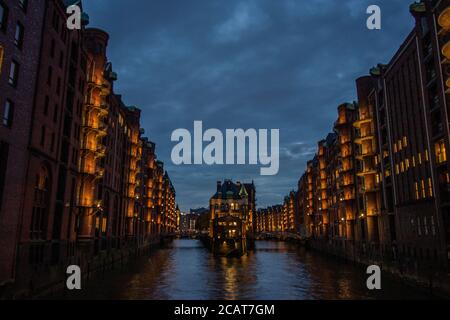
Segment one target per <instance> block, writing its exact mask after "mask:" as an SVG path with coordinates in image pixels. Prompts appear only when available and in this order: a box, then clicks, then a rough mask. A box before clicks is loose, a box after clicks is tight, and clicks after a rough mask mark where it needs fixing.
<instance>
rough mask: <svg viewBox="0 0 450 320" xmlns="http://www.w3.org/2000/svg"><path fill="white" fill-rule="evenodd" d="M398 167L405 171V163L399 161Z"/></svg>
mask: <svg viewBox="0 0 450 320" xmlns="http://www.w3.org/2000/svg"><path fill="white" fill-rule="evenodd" d="M400 167H401V171H402V172H405V165H404V163H403V161H402V162H400Z"/></svg>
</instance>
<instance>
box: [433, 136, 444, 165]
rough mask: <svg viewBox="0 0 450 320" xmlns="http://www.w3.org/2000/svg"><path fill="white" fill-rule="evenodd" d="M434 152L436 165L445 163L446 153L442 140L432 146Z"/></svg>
mask: <svg viewBox="0 0 450 320" xmlns="http://www.w3.org/2000/svg"><path fill="white" fill-rule="evenodd" d="M434 150H435V154H436V161H437V163H443V162H446V161H447V152H446V149H445V142H444V140H439V141H438V142H436V143H435V144H434Z"/></svg>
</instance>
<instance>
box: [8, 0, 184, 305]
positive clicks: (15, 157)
mask: <svg viewBox="0 0 450 320" xmlns="http://www.w3.org/2000/svg"><path fill="white" fill-rule="evenodd" d="M75 3H76V4H78V5H81V1H70V0H65V1H62V0H33V1H23V0H1V1H0V114H1V115H2V118H1V119H0V120H1V123H0V257H1V259H0V296H2V295H7V296H8V295H11V294H13V295H16V296H17V295H18V296H22V295H25V296H26V295H30V294H33V293H34V292H39V291H41V290H43V289H45V288H48V287H49V286H51V285H52V284H55V283H57V282H64V281H65V276H66V267H67V266H68V265H71V264H76V265H79V266H80V267H81V268H82V271H83V275H86V273H87V274H88V275H89V274H90V273H94V272H96V270H98V269H104V268H105V266H108V265H111V264H114V263H115V261H117V259H120V261H123V259H124V255H127V254H129V255H133V254H134V253H136V252H141V251H142V250H144V249H146V248H148V247H149V246H150V245H151V244H153V243H155V242H158V241H159V239H158V238H159V237H160V236H161V235H164V234H171V233H173V232H175V230H176V228H177V226H178V224H179V215H180V212H179V209H178V206H177V204H176V192H175V188H174V186H173V184H172V182H171V179H170V177H169V175H168V173H167V171H165V169H164V164H163V162H161V161H158V160H157V157H156V150H155V149H156V146H155V143H153V142H151V141H150V140H149V139H148V138H146V137H145V136H144V134H145V132H144V130H143V129H142V128H141V124H140V116H141V111H140V110H139V109H138V108H136V107H130V106H126V105H125V104H124V102H123V100H122V97H121V95H118V94H116V93H115V92H114V82H115V81H116V80H117V74H116V73H115V72H114V70H113V68H112V64H111V63H110V62H109V61H108V59H107V56H106V51H107V46H108V40H109V36H108V34H107V33H106V32H104V31H102V30H99V29H93V28H91V29H88V28H86V25H87V23H88V20H87V19H88V16H87V15H86V14H84V15H83V27H82V29H81V30H73V31H70V30H68V29H67V27H66V20H67V14H66V8H67V6H69V5H72V4H75ZM11 292H12V293H11Z"/></svg>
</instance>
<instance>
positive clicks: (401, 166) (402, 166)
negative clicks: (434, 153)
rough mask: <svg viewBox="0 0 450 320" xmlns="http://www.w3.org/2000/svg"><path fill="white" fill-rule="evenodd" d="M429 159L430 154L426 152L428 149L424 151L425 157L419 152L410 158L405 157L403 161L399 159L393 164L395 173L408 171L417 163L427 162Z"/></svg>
mask: <svg viewBox="0 0 450 320" xmlns="http://www.w3.org/2000/svg"><path fill="white" fill-rule="evenodd" d="M429 160H430V156H429V154H428V150H426V151H425V157H424V158H423V157H422V154H421V153H419V154H418V155H417V160H416V156H412V157H411V159H409V158H406V159H405V160H404V161H401V162H400V163H397V164H396V165H395V173H396V174H397V175H399V174H400V173H403V172H405V171H408V170H409V169H410V168H411V167H413V168H415V167H416V166H417V165H421V164H422V163H423V162H424V161H425V162H428V161H429Z"/></svg>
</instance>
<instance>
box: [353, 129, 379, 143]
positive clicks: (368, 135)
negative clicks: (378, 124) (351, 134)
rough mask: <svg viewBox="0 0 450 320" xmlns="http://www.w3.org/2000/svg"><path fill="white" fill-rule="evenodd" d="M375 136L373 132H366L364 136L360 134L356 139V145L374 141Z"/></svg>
mask: <svg viewBox="0 0 450 320" xmlns="http://www.w3.org/2000/svg"><path fill="white" fill-rule="evenodd" d="M374 138H375V136H374V135H373V133H371V132H365V133H363V134H358V135H357V136H356V138H355V143H356V144H362V143H363V142H364V141H369V140H372V139H374Z"/></svg>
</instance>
